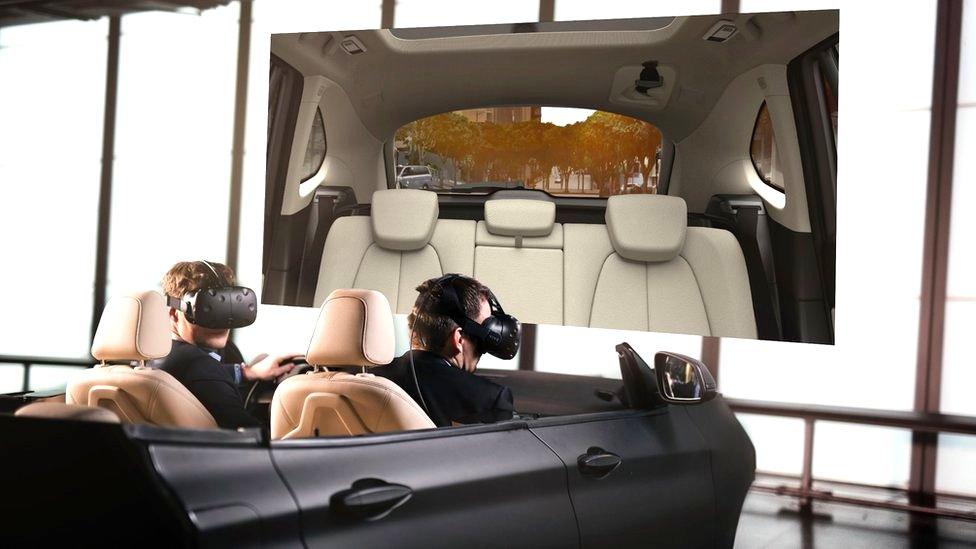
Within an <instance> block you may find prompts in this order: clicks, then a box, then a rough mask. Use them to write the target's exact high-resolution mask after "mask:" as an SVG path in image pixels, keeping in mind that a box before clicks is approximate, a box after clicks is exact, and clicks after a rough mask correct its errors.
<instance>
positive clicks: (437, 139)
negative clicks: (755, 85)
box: [396, 111, 661, 196]
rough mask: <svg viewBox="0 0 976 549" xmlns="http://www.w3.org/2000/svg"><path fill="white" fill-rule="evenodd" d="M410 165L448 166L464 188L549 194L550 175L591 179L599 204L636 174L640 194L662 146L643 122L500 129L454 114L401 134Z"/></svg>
mask: <svg viewBox="0 0 976 549" xmlns="http://www.w3.org/2000/svg"><path fill="white" fill-rule="evenodd" d="M396 138H397V140H398V141H401V142H403V143H405V144H406V145H407V158H408V159H409V161H410V162H412V163H417V164H424V163H426V154H427V153H433V154H437V155H438V156H440V157H442V158H445V159H450V160H451V161H452V163H453V164H454V166H455V168H456V171H455V173H456V174H457V173H460V174H461V175H458V176H457V179H460V180H463V181H465V182H467V183H473V184H475V185H477V184H478V183H487V184H499V183H504V184H514V185H523V186H526V187H530V188H541V189H544V190H549V189H548V185H549V175H550V174H551V173H552V170H553V168H556V169H557V170H558V171H559V173H561V174H563V176H562V177H563V179H564V180H568V178H569V176H570V175H571V174H578V175H581V176H582V175H589V176H590V180H591V181H592V182H593V184H595V185H596V186H597V187H598V189H599V191H600V195H601V196H609V195H611V194H617V193H619V192H620V191H621V186H620V183H619V182H620V181H624V180H625V179H626V177H628V176H630V175H631V174H638V173H639V174H641V176H642V179H643V181H644V182H645V187H644V189H643V191H644V192H649V191H650V188H649V187H648V182H649V181H650V174H651V171H652V169H653V166H654V162H655V153H656V151H657V150H658V148H659V147H660V145H661V134H660V132H659V131H658V130H657V129H656V128H655V127H654V126H652V125H650V124H648V123H647V122H644V121H641V120H636V119H633V118H630V117H627V116H622V115H618V114H613V113H608V112H602V111H597V112H594V113H593V114H592V115H590V116H589V117H588V118H587V119H586V120H584V121H583V122H577V123H575V124H570V125H567V126H556V125H555V124H551V123H542V122H539V121H536V120H532V121H525V122H516V123H510V124H498V123H493V122H472V121H471V120H469V119H468V118H467V117H465V116H463V115H461V114H458V113H456V112H450V113H444V114H440V115H436V116H431V117H428V118H423V119H421V120H417V121H415V122H412V123H410V124H407V125H406V126H403V127H402V128H400V130H399V131H398V132H397V136H396Z"/></svg>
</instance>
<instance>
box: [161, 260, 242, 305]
mask: <svg viewBox="0 0 976 549" xmlns="http://www.w3.org/2000/svg"><path fill="white" fill-rule="evenodd" d="M207 263H210V264H211V265H213V268H214V270H215V271H217V274H219V275H220V277H221V278H223V279H224V280H225V281H226V282H227V284H236V277H235V276H234V270H233V269H231V268H230V267H228V266H227V265H224V264H223V263H216V262H213V261H208V262H207ZM220 284H221V281H220V280H219V279H217V278H215V277H214V273H213V271H211V270H210V267H207V265H206V264H205V263H204V262H202V261H180V262H179V263H177V264H176V265H173V266H172V267H170V269H169V270H168V271H166V274H165V275H163V280H162V281H161V282H160V286H162V287H163V292H164V293H165V294H166V295H168V296H170V297H175V298H181V297H183V295H184V294H186V293H189V292H193V291H196V290H199V289H201V288H210V287H212V286H217V285H220Z"/></svg>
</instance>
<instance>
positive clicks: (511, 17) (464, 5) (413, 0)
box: [393, 0, 539, 28]
mask: <svg viewBox="0 0 976 549" xmlns="http://www.w3.org/2000/svg"><path fill="white" fill-rule="evenodd" d="M538 20H539V2H537V1H526V0H495V1H493V2H491V3H482V2H443V1H441V0H398V1H397V3H396V15H395V17H394V20H393V26H395V27H400V28H402V27H441V26H446V25H489V24H492V23H524V22H528V21H538Z"/></svg>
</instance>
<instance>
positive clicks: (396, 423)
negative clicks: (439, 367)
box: [271, 289, 435, 439]
mask: <svg viewBox="0 0 976 549" xmlns="http://www.w3.org/2000/svg"><path fill="white" fill-rule="evenodd" d="M394 348H395V335H394V332H393V318H392V315H391V314H390V305H389V303H388V302H387V300H386V297H384V296H383V294H382V293H380V292H378V291H375V290H361V289H350V290H336V291H334V292H332V293H331V294H330V295H329V297H328V298H327V299H326V301H325V303H323V304H322V308H321V312H320V313H319V319H318V322H317V323H316V327H315V331H314V332H313V335H312V339H311V341H310V343H309V347H308V352H307V353H306V355H305V356H306V359H307V360H308V363H309V364H311V365H313V366H317V367H328V366H361V367H371V366H380V365H383V364H388V363H389V362H391V361H392V360H393V358H394V356H393V354H394ZM434 427H435V425H434V423H433V422H432V421H431V420H430V418H429V417H427V414H425V413H424V411H423V410H422V409H421V408H420V406H418V405H417V403H416V402H414V401H413V399H412V398H410V395H408V394H407V393H406V392H404V391H403V389H401V388H400V387H399V386H398V385H397V384H395V383H393V382H392V381H390V380H388V379H386V378H382V377H376V376H374V375H372V374H367V373H360V374H348V373H344V372H328V371H313V372H310V373H307V374H302V375H296V376H293V377H290V378H288V379H286V380H285V381H283V382H281V383H280V384H279V385H278V388H277V389H276V390H275V393H274V397H273V398H272V400H271V437H272V438H275V439H285V438H302V437H314V436H351V435H361V434H367V433H383V432H388V431H402V430H409V429H432V428H434Z"/></svg>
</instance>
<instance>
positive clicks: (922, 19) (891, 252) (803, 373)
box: [719, 0, 936, 485]
mask: <svg viewBox="0 0 976 549" xmlns="http://www.w3.org/2000/svg"><path fill="white" fill-rule="evenodd" d="M839 4H840V3H839V2H837V1H813V0H802V1H796V2H781V1H776V2H769V1H763V0H744V1H743V2H742V5H741V10H742V12H743V13H746V12H753V11H783V10H790V9H834V8H838V7H839ZM935 15H936V2H935V0H927V1H924V2H914V3H912V4H911V6H906V7H905V9H904V10H896V11H890V10H888V11H885V10H878V9H877V7H876V6H872V5H868V4H866V3H864V4H861V3H844V6H843V13H842V16H841V23H840V24H841V40H842V41H843V37H844V36H853V37H856V36H864V35H867V34H872V35H873V33H876V32H877V31H876V29H880V28H899V27H902V26H905V25H909V24H910V25H911V27H912V29H913V32H912V39H911V40H903V41H898V43H893V44H892V45H891V47H892V48H894V51H892V52H890V53H892V55H890V56H889V55H884V56H879V55H878V54H877V49H876V47H875V46H874V45H873V42H872V41H871V40H857V39H852V40H850V41H848V42H844V43H843V45H842V47H841V49H842V50H843V53H844V55H843V57H844V59H843V69H842V74H843V77H842V79H841V84H840V87H841V90H840V91H839V94H838V95H839V100H840V110H841V112H842V115H841V117H842V118H843V119H844V120H843V131H841V133H840V135H839V137H838V139H839V144H840V149H839V150H838V162H839V165H838V185H837V205H838V207H837V215H838V219H837V225H838V227H837V234H838V237H837V308H836V313H835V321H836V322H835V332H836V345H834V346H821V345H808V344H794V343H772V342H760V341H748V340H733V339H723V340H722V347H721V378H720V379H719V384H720V388H721V389H722V391H723V392H724V393H725V394H726V395H727V396H731V397H739V398H751V399H761V400H775V401H788V402H804V403H818V404H830V405H842V406H857V407H867V408H882V409H896V410H910V409H911V408H912V406H913V395H914V382H915V363H916V350H917V341H918V321H919V318H918V315H919V291H920V287H921V286H920V284H921V272H922V264H921V256H922V238H923V230H924V218H925V211H924V209H925V198H926V196H925V188H926V185H925V182H926V174H927V167H928V138H929V122H930V117H931V110H930V107H931V95H932V75H933V72H932V68H933V59H934V44H935ZM906 66H908V67H911V68H912V69H911V70H912V78H910V79H902V80H900V81H899V83H898V85H897V86H891V87H889V88H886V89H885V91H884V93H879V92H878V87H877V85H876V83H877V82H881V81H888V80H890V78H891V75H892V74H897V73H898V72H899V70H902V69H904V67H906ZM848 144H849V145H848ZM882 210H883V211H896V212H898V221H897V223H884V224H883V226H879V225H876V223H877V219H875V218H874V217H873V214H872V212H873V213H877V212H879V211H882ZM865 215H867V216H869V217H872V220H871V221H866V218H865ZM868 387H870V388H871V389H870V390H868V389H867V388H868ZM746 426H747V427H748V428H749V431H750V434H751V435H752V437H753V440H754V441H755V442H756V445H757V448H760V449H761V450H762V451H768V452H779V453H783V456H760V458H759V460H760V463H762V462H763V461H764V460H766V461H768V462H772V463H779V464H780V465H782V462H783V459H780V458H781V457H786V458H789V459H792V460H795V458H796V454H795V453H794V452H793V451H792V450H790V449H788V448H786V445H777V444H773V441H775V440H776V439H777V438H779V437H782V436H784V435H783V433H782V431H781V429H782V428H783V427H782V426H781V425H776V426H775V428H772V427H770V428H767V427H766V426H765V425H764V424H760V423H756V422H751V421H749V422H746ZM788 428H790V429H793V430H794V432H796V433H801V434H802V424H801V423H797V424H795V425H793V426H792V427H788ZM793 436H794V438H795V436H796V435H793ZM816 440H817V445H816V446H815V447H816V456H815V461H814V468H815V471H814V472H815V474H817V475H820V476H822V477H827V478H833V479H837V480H854V481H859V480H864V478H865V477H864V476H863V474H862V473H863V471H862V470H867V469H865V468H864V467H862V466H861V464H870V463H889V462H891V461H892V459H895V458H896V456H907V455H908V453H909V446H910V440H909V436H908V434H907V433H906V432H904V431H899V430H895V429H879V428H869V427H857V428H856V429H855V428H851V426H845V425H839V424H831V423H823V424H818V425H817V431H816ZM852 448H857V451H856V452H853V453H852V452H851V449H852ZM787 453H789V456H786V454H787ZM845 455H846V456H848V459H850V460H851V461H850V463H849V467H848V468H846V469H845V468H843V467H833V466H831V465H830V464H831V463H832V462H835V461H836V460H840V459H842V457H843V456H845ZM897 459H901V457H897ZM905 459H907V457H905ZM900 463H901V462H899V464H896V465H893V466H892V467H891V468H889V469H884V470H881V469H878V468H874V469H872V475H873V476H872V477H871V480H872V481H874V482H877V483H879V484H895V485H904V484H905V483H906V482H907V478H908V471H907V466H906V467H902V464H900ZM799 467H800V463H798V462H794V464H793V469H794V471H795V472H798V471H799ZM868 469H870V468H868ZM859 475H860V476H859Z"/></svg>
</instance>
